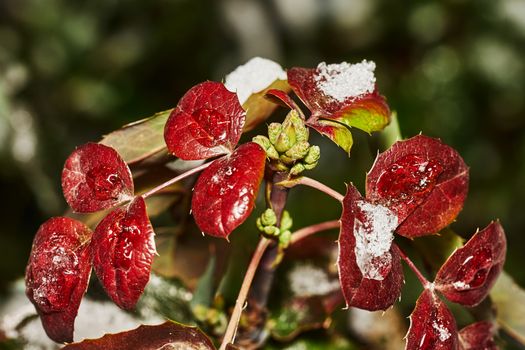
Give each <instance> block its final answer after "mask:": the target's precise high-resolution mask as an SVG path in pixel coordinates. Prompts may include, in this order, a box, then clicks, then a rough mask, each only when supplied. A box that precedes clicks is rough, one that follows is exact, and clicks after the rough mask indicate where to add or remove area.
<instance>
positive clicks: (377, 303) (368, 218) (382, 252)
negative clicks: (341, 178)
mask: <svg viewBox="0 0 525 350" xmlns="http://www.w3.org/2000/svg"><path fill="white" fill-rule="evenodd" d="M396 226H397V220H395V216H394V215H393V213H391V212H390V214H389V210H388V209H387V208H385V207H383V206H375V205H373V204H371V203H367V202H366V201H365V200H364V199H363V198H362V197H361V194H360V193H359V192H358V191H357V189H356V188H355V187H354V186H353V185H352V184H350V185H349V186H348V190H347V193H346V195H345V198H344V200H343V214H342V216H341V232H340V235H339V258H338V267H339V279H340V282H341V289H342V291H343V295H344V297H345V300H346V303H347V305H348V306H354V307H357V308H360V309H365V310H370V311H376V310H386V309H387V308H388V307H390V306H392V305H393V304H394V302H395V301H396V300H397V299H398V298H399V296H400V294H401V286H402V283H403V271H402V267H401V261H400V257H399V253H398V252H397V250H396V249H393V247H392V239H393V230H394V229H395V227H396Z"/></svg>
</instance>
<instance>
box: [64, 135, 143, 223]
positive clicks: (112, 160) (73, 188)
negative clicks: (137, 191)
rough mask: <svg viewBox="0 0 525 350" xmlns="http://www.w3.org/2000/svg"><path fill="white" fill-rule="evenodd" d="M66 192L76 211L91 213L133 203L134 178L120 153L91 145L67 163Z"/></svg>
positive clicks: (71, 205)
mask: <svg viewBox="0 0 525 350" xmlns="http://www.w3.org/2000/svg"><path fill="white" fill-rule="evenodd" d="M62 191H63V192H64V197H65V198H66V201H67V203H68V204H69V206H70V207H71V208H73V210H74V211H76V212H79V213H91V212H95V211H98V210H102V209H107V208H110V207H113V206H116V205H117V204H119V203H122V202H124V201H127V200H130V199H131V197H132V196H133V178H132V176H131V171H130V170H129V167H128V166H127V164H126V163H125V162H124V161H123V160H122V158H121V157H120V155H119V154H118V153H117V151H115V150H114V149H113V148H111V147H107V146H104V145H101V144H98V143H91V142H90V143H86V144H85V145H82V146H80V147H78V148H77V149H76V150H74V151H73V153H71V155H70V156H69V157H68V159H67V160H66V163H65V165H64V169H63V170H62Z"/></svg>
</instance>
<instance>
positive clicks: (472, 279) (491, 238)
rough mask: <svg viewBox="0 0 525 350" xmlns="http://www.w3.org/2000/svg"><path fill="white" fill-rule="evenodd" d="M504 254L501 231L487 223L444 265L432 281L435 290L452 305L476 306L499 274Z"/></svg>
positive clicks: (499, 228)
mask: <svg viewBox="0 0 525 350" xmlns="http://www.w3.org/2000/svg"><path fill="white" fill-rule="evenodd" d="M506 251H507V241H506V239H505V233H504V231H503V228H502V227H501V225H500V223H499V221H496V222H492V223H490V224H489V225H488V226H487V227H486V228H485V229H483V230H482V231H479V232H477V233H476V234H475V235H474V236H472V237H471V238H470V240H469V241H468V242H467V243H466V244H465V246H463V247H462V248H460V249H458V250H456V251H455V252H454V253H453V254H452V255H451V256H450V257H449V258H448V260H447V261H446V262H445V263H444V264H443V266H442V267H441V269H440V270H439V271H438V273H437V276H436V280H435V282H434V283H435V285H436V289H437V290H439V291H440V292H441V293H443V295H444V296H445V297H447V299H448V300H450V301H453V302H455V303H459V304H462V305H467V306H475V305H477V304H479V303H480V302H481V301H482V300H483V299H484V298H485V297H486V296H487V294H488V293H489V291H490V288H492V286H493V285H494V283H495V282H496V279H497V278H498V276H499V274H500V273H501V270H502V269H503V264H504V262H505V253H506Z"/></svg>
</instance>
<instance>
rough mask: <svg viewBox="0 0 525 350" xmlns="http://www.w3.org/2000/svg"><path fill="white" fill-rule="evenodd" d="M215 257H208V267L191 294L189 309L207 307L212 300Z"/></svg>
mask: <svg viewBox="0 0 525 350" xmlns="http://www.w3.org/2000/svg"><path fill="white" fill-rule="evenodd" d="M216 260H217V259H216V257H215V255H211V256H210V260H209V261H208V266H207V267H206V270H205V271H204V274H203V275H202V276H201V278H200V279H199V282H198V283H197V287H196V288H195V291H194V292H193V299H192V300H191V307H192V308H195V307H196V306H198V305H199V306H206V307H209V306H210V305H211V302H212V298H213V286H214V277H215V267H216Z"/></svg>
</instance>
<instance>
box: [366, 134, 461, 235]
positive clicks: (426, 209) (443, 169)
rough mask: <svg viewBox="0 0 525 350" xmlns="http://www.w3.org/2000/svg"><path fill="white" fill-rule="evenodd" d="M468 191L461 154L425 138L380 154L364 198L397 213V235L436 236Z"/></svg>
mask: <svg viewBox="0 0 525 350" xmlns="http://www.w3.org/2000/svg"><path fill="white" fill-rule="evenodd" d="M467 191H468V168H467V166H466V165H465V163H464V162H463V159H462V158H461V156H460V155H459V154H458V153H457V152H456V151H455V150H454V149H453V148H451V147H449V146H447V145H445V144H443V143H442V142H441V141H440V140H438V139H434V138H430V137H427V136H423V135H418V136H415V137H412V138H410V139H408V140H406V141H401V142H396V143H395V144H394V145H393V146H392V147H391V148H390V149H389V150H387V151H385V152H383V153H381V154H379V155H378V157H377V158H376V161H375V163H374V165H373V167H372V169H371V170H370V172H369V173H368V175H367V182H366V195H367V199H368V200H370V201H371V202H373V203H379V204H382V205H385V206H387V207H388V208H390V209H391V210H393V211H394V212H396V213H397V215H398V219H399V222H400V226H399V227H398V229H397V231H396V232H397V233H399V234H400V235H403V236H405V237H416V236H422V235H425V234H432V233H436V232H438V231H439V230H441V229H442V228H444V227H445V226H447V225H448V224H450V223H451V222H452V221H453V220H454V219H455V218H456V216H457V215H458V213H459V211H460V210H461V209H462V208H463V203H464V201H465V197H466V196H467Z"/></svg>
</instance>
